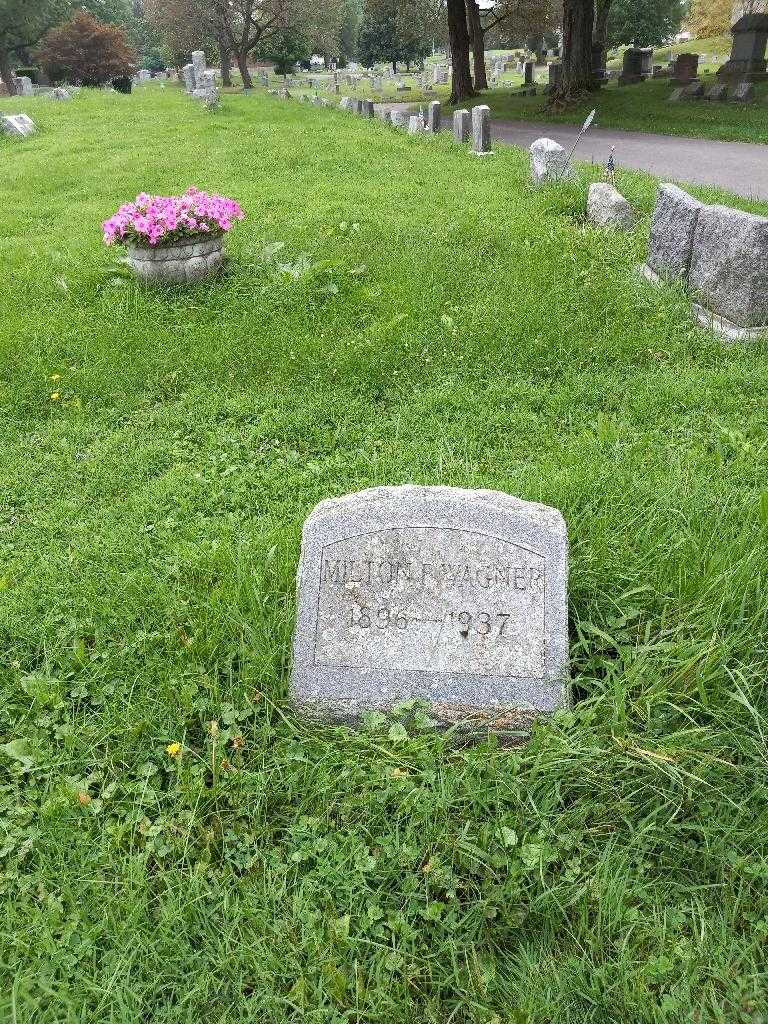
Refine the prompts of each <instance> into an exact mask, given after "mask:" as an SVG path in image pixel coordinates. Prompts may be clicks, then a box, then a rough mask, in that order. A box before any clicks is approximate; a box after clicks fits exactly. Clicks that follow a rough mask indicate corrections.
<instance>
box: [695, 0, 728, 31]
mask: <svg viewBox="0 0 768 1024" xmlns="http://www.w3.org/2000/svg"><path fill="white" fill-rule="evenodd" d="M732 9H733V2H732V0H693V2H692V4H691V14H690V17H689V19H688V24H689V26H690V30H691V32H692V33H693V35H694V36H696V37H697V38H698V39H707V38H709V37H710V36H722V35H725V34H726V33H727V32H728V31H729V29H730V27H731V11H732Z"/></svg>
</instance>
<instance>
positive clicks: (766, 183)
mask: <svg viewBox="0 0 768 1024" xmlns="http://www.w3.org/2000/svg"><path fill="white" fill-rule="evenodd" d="M578 132H579V128H578V126H577V125H570V124H531V123H530V122H528V121H496V120H493V119H492V120H491V135H492V137H493V138H494V139H498V140H499V141H501V142H508V143H510V144H511V145H513V146H522V147H524V148H525V149H527V148H528V147H529V146H530V145H531V143H532V142H535V141H536V139H540V138H541V137H542V136H543V135H545V136H547V138H550V139H554V140H555V142H559V143H560V145H561V146H564V147H565V148H566V149H570V147H571V146H572V145H573V143H574V141H575V139H576V136H577V135H578ZM611 146H615V147H616V152H615V154H614V160H615V161H616V166H617V167H631V168H633V169H634V170H639V171H648V172H649V173H650V174H655V175H656V176H657V177H659V178H663V179H664V180H668V181H676V182H682V183H685V182H695V183H696V184H699V185H718V186H719V187H720V188H725V189H728V191H729V192H735V193H736V194H737V195H741V196H746V197H747V198H751V199H768V146H763V145H760V144H757V143H752V142H716V141H713V140H712V139H688V138H684V137H681V136H679V135H652V134H650V133H648V132H626V131H621V130H618V129H612V128H590V130H589V131H588V132H587V133H586V134H585V136H584V138H583V139H582V140H581V142H580V143H579V148H578V149H577V150H576V153H575V155H574V159H575V160H579V161H582V162H583V163H590V162H591V163H597V164H601V165H604V164H605V162H606V161H607V159H608V157H609V156H610V153H611Z"/></svg>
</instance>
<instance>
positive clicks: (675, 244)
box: [648, 185, 705, 281]
mask: <svg viewBox="0 0 768 1024" xmlns="http://www.w3.org/2000/svg"><path fill="white" fill-rule="evenodd" d="M704 208H705V207H704V204H703V203H700V202H699V201H698V199H694V198H693V197H692V196H689V195H688V193H687V192H683V190H682V189H680V188H678V187H677V186H676V185H660V186H659V191H658V194H657V196H656V206H655V208H654V211H653V218H652V220H651V238H650V244H649V248H648V266H649V267H650V269H651V270H652V271H653V272H654V273H655V274H658V276H659V277H661V278H664V279H665V280H668V281H673V280H678V279H682V280H683V281H685V280H686V279H687V277H688V269H689V267H690V265H691V252H692V247H693V236H694V233H695V231H696V223H697V221H698V219H699V215H700V213H701V211H702V210H703V209H704Z"/></svg>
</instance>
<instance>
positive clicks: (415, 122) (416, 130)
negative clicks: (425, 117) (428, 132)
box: [408, 114, 424, 135]
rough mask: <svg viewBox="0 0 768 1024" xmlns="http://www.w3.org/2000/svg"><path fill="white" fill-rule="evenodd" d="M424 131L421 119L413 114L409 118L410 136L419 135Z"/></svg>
mask: <svg viewBox="0 0 768 1024" xmlns="http://www.w3.org/2000/svg"><path fill="white" fill-rule="evenodd" d="M423 131H424V125H423V124H422V121H421V118H420V117H419V115H418V114H411V116H410V117H409V118H408V134H409V135H419V134H420V133H421V132H423Z"/></svg>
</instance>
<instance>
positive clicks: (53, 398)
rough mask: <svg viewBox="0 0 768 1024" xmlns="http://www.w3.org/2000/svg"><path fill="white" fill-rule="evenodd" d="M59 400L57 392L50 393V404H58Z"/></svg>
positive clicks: (59, 396)
mask: <svg viewBox="0 0 768 1024" xmlns="http://www.w3.org/2000/svg"><path fill="white" fill-rule="evenodd" d="M60 398H61V395H60V394H59V392H58V391H52V392H51V401H52V402H58V400H59V399H60Z"/></svg>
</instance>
